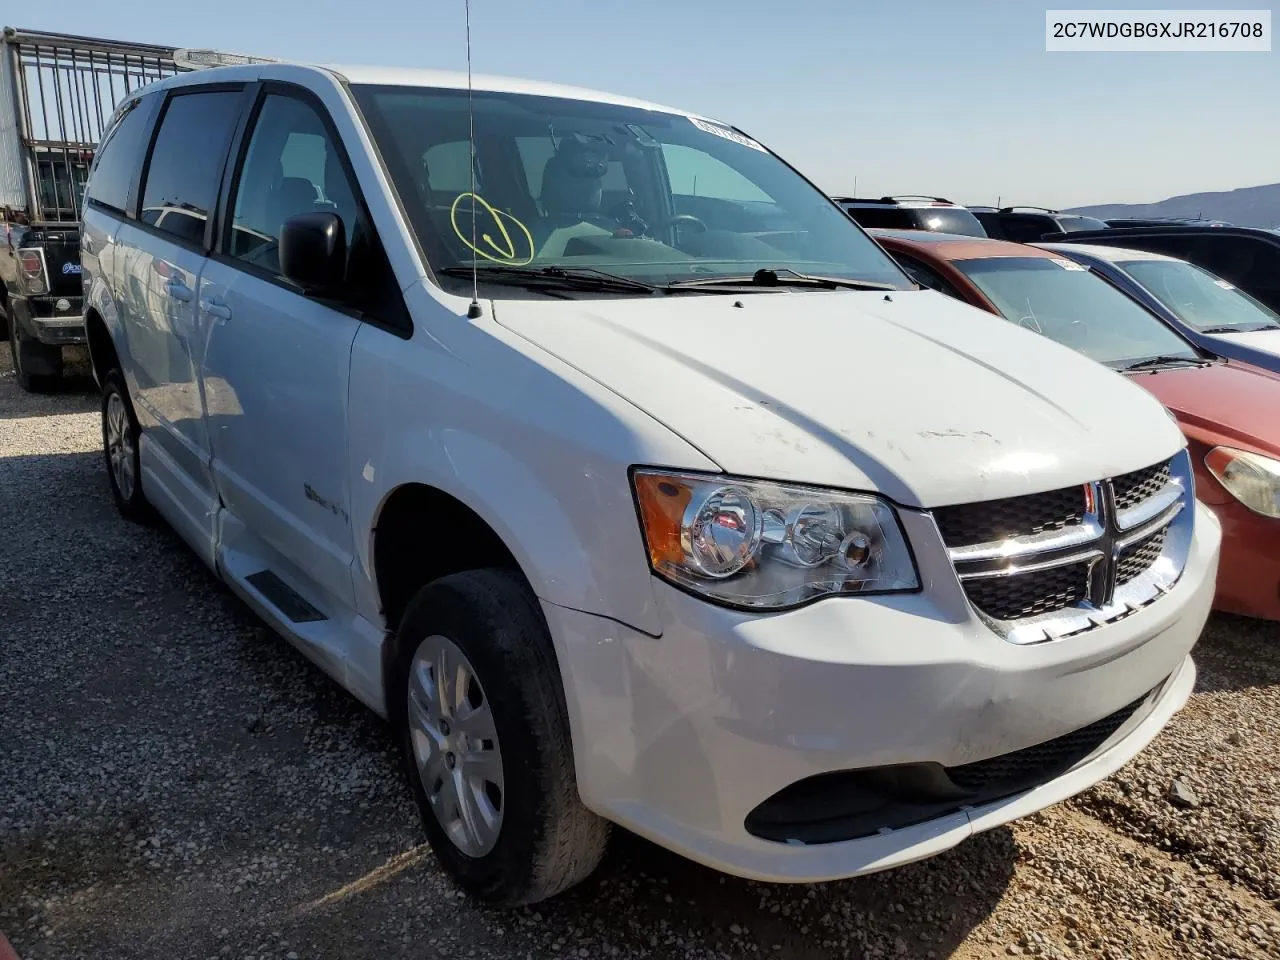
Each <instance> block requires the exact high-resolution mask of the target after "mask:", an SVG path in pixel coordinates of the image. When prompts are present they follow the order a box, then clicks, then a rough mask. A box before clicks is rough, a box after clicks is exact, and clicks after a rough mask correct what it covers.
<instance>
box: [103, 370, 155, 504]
mask: <svg viewBox="0 0 1280 960" xmlns="http://www.w3.org/2000/svg"><path fill="white" fill-rule="evenodd" d="M113 394H117V395H119V397H120V399H121V401H123V403H124V411H125V416H126V418H127V419H128V424H129V431H130V435H131V437H132V440H133V454H132V459H133V477H134V481H133V490H132V492H131V493H130V495H129V496H128V497H125V496H124V495H123V494H122V493H121V492H120V487H119V485H118V484H117V483H116V476H115V472H114V471H113V470H112V469H111V452H110V451H109V450H108V448H107V409H108V405H109V404H110V403H111V396H112V395H113ZM141 436H142V430H141V429H140V428H139V426H138V418H137V416H136V415H135V414H134V412H133V403H132V401H131V400H130V399H129V388H128V387H127V386H126V385H125V380H124V374H122V373H121V372H120V371H119V370H118V369H117V370H112V371H111V372H110V373H108V374H107V375H106V377H104V378H103V381H102V460H103V463H104V464H105V465H106V468H107V481H108V482H109V483H110V484H111V498H112V499H113V500H114V501H115V502H116V509H117V510H119V511H120V515H121V516H122V517H124V518H125V519H126V520H131V521H133V522H134V523H141V524H148V523H150V522H151V521H152V520H154V518H155V513H154V511H153V509H152V507H151V504H150V503H148V502H147V498H146V495H145V494H144V493H143V492H142V464H141V461H140V460H139V456H138V451H139V448H138V440H139V438H140V437H141Z"/></svg>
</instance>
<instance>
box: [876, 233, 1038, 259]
mask: <svg viewBox="0 0 1280 960" xmlns="http://www.w3.org/2000/svg"><path fill="white" fill-rule="evenodd" d="M867 232H868V233H870V234H871V235H872V236H873V237H875V238H876V239H877V240H888V241H890V245H891V246H893V245H897V246H901V247H917V248H919V249H920V250H921V251H922V252H924V251H928V254H929V255H930V256H933V257H937V258H938V259H940V260H989V259H992V258H994V257H1044V258H1045V259H1060V258H1061V254H1057V253H1050V252H1049V251H1048V250H1041V249H1039V248H1038V247H1029V246H1027V245H1026V244H1024V243H1010V242H1009V241H1008V240H992V239H990V238H988V237H966V236H961V235H960V234H955V233H934V232H933V231H930V230H882V229H872V230H869V231H867Z"/></svg>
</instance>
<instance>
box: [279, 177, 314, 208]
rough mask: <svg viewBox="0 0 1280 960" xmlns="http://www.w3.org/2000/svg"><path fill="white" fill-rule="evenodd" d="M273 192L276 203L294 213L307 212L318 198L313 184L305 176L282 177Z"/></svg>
mask: <svg viewBox="0 0 1280 960" xmlns="http://www.w3.org/2000/svg"><path fill="white" fill-rule="evenodd" d="M275 194H276V203H278V204H280V205H281V207H283V208H285V209H288V210H291V211H293V212H294V213H309V212H310V211H311V208H312V207H313V206H315V203H316V201H317V200H319V199H320V197H319V195H318V194H317V193H316V186H315V184H314V183H312V182H311V181H310V180H308V179H306V178H305V177H282V178H281V180H280V183H279V185H277V186H276V189H275Z"/></svg>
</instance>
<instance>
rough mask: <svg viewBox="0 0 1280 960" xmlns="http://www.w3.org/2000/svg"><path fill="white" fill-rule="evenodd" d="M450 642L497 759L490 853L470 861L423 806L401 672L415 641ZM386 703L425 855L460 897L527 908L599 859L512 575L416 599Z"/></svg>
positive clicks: (604, 824)
mask: <svg viewBox="0 0 1280 960" xmlns="http://www.w3.org/2000/svg"><path fill="white" fill-rule="evenodd" d="M432 635H440V636H444V637H447V638H448V639H449V640H451V641H452V642H453V643H454V644H455V645H456V646H457V647H458V648H459V649H461V650H462V652H463V653H464V654H465V655H466V657H467V658H468V659H469V660H470V661H471V664H472V666H473V667H474V668H475V675H476V679H477V680H478V681H479V682H480V685H481V687H483V689H484V691H485V695H486V697H487V698H488V701H489V705H490V709H491V711H492V713H493V718H494V725H495V729H496V732H497V735H498V742H499V744H500V748H501V754H502V770H503V786H504V795H503V799H502V803H503V813H502V817H503V819H502V825H501V828H500V831H499V834H498V839H497V842H496V845H495V846H494V847H493V849H492V850H490V851H489V852H488V853H487V854H485V855H483V856H480V857H472V856H468V855H467V854H465V853H463V852H462V851H461V850H460V849H459V848H458V847H457V846H455V845H454V843H453V841H451V840H450V839H449V837H448V834H447V833H446V832H445V830H444V828H443V827H442V826H441V824H440V821H439V820H438V819H437V818H436V815H435V813H434V811H433V809H432V807H431V803H430V801H429V800H428V799H427V793H426V789H425V788H424V786H423V783H422V777H421V776H420V775H419V772H418V768H417V762H416V760H415V759H414V752H413V741H412V738H411V732H410V721H409V712H408V691H409V668H410V665H411V663H412V662H413V657H414V654H415V652H416V651H417V649H418V646H419V645H420V644H421V642H422V641H423V640H424V639H425V638H427V637H429V636H432ZM397 649H398V654H399V655H398V657H397V663H396V669H395V670H394V672H393V673H392V676H391V677H390V681H391V689H390V690H388V691H387V703H388V707H389V709H390V711H391V719H392V722H393V723H394V724H395V725H396V727H397V728H398V729H399V733H400V738H401V741H402V747H403V750H404V763H405V772H406V774H407V775H408V777H409V784H410V786H411V788H412V790H413V795H414V798H415V799H416V800H417V802H418V810H419V812H420V813H421V815H422V822H423V827H424V829H425V830H426V834H427V839H428V840H429V841H430V842H431V847H432V849H433V850H434V852H435V855H436V858H437V859H438V860H439V861H440V863H441V865H442V866H443V867H444V868H445V870H446V871H447V872H448V873H449V874H450V876H452V877H453V879H454V880H455V881H456V882H457V883H458V884H459V886H461V887H462V888H463V889H464V890H465V891H466V892H467V893H469V894H471V895H472V896H473V897H475V898H477V899H479V900H483V901H486V902H489V903H493V904H498V905H502V906H516V905H520V904H528V903H534V902H537V901H539V900H545V899H547V898H549V897H552V896H555V895H556V894H558V893H560V892H562V891H564V890H567V889H568V888H569V887H571V886H573V885H574V884H576V883H579V882H581V881H582V880H585V879H586V878H587V877H588V876H589V875H590V874H591V873H592V871H593V870H595V868H596V866H597V865H598V864H599V863H600V860H601V858H603V856H604V853H605V848H606V846H607V845H608V840H609V832H610V826H611V825H610V824H609V822H608V821H606V820H604V819H602V818H601V817H598V816H596V815H595V814H594V813H592V812H591V811H589V810H588V809H587V808H586V807H585V806H583V804H582V800H581V799H580V797H579V795H578V785H577V779H576V778H575V776H574V767H573V744H572V742H571V740H570V736H569V718H568V710H567V708H566V706H565V699H564V690H563V688H562V686H561V678H560V668H559V666H558V664H557V662H556V657H555V651H554V649H553V647H552V643H551V637H550V634H549V633H548V632H547V626H546V622H545V620H544V619H543V616H542V610H541V609H540V608H539V606H538V601H537V599H536V598H535V597H534V595H533V592H532V591H531V590H530V589H529V587H528V585H527V584H526V583H525V582H524V580H523V579H522V578H521V577H520V576H519V574H517V573H514V572H512V571H508V570H498V569H492V570H470V571H466V572H464V573H456V574H451V575H450V576H447V577H443V578H441V579H440V580H437V581H435V582H434V583H431V584H428V585H427V586H425V587H423V588H422V589H421V590H419V591H418V593H417V595H416V596H414V598H413V600H412V601H411V602H410V604H409V606H408V608H407V609H406V611H405V614H404V617H403V618H402V619H401V623H400V628H399V630H398V631H397Z"/></svg>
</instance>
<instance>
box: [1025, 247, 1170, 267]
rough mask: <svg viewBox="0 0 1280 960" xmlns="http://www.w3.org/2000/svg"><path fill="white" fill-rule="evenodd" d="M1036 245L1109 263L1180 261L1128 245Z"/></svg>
mask: <svg viewBox="0 0 1280 960" xmlns="http://www.w3.org/2000/svg"><path fill="white" fill-rule="evenodd" d="M1036 246H1037V247H1042V248H1043V249H1045V250H1053V251H1055V252H1057V253H1065V254H1066V255H1067V256H1070V255H1071V254H1072V252H1074V251H1077V250H1078V251H1080V252H1081V253H1086V254H1088V255H1089V256H1091V257H1097V258H1098V259H1099V260H1105V261H1107V263H1119V262H1121V261H1125V262H1128V261H1130V260H1173V261H1175V262H1178V258H1177V257H1169V256H1166V255H1165V254H1163V253H1151V252H1150V251H1148V250H1130V249H1128V248H1126V247H1104V246H1102V245H1101V244H1097V243H1037V244H1036Z"/></svg>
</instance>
